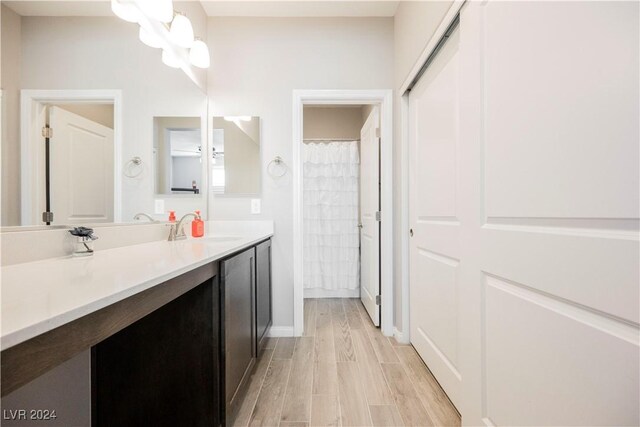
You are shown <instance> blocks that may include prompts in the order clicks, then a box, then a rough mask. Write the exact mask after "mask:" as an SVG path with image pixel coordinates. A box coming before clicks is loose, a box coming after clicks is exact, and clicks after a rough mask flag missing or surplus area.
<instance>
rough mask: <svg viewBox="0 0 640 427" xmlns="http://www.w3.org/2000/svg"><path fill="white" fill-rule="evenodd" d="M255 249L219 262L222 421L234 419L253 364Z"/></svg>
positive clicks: (254, 348)
mask: <svg viewBox="0 0 640 427" xmlns="http://www.w3.org/2000/svg"><path fill="white" fill-rule="evenodd" d="M255 253H256V251H255V247H252V248H250V249H247V250H245V251H243V252H240V253H238V254H236V255H233V256H231V257H229V258H227V259H225V260H223V261H221V262H220V277H221V288H220V289H221V301H222V313H223V320H224V340H223V343H224V365H225V375H224V382H225V384H224V390H225V411H226V419H231V418H232V417H233V416H235V413H236V411H237V409H238V405H239V403H241V401H242V399H241V396H242V395H243V389H244V386H245V385H246V383H247V379H248V377H249V375H250V374H251V369H252V368H253V365H254V363H255V360H256V354H257V349H256V340H255V336H256V327H255V319H256V317H255V283H256V263H255V260H256V255H255Z"/></svg>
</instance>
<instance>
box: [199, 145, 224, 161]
mask: <svg viewBox="0 0 640 427" xmlns="http://www.w3.org/2000/svg"><path fill="white" fill-rule="evenodd" d="M211 150H212V151H213V153H212V155H211V158H212V159H217V158H219V157H224V151H216V147H213V148H212V149H211ZM198 151H199V152H200V153H202V145H200V146H198Z"/></svg>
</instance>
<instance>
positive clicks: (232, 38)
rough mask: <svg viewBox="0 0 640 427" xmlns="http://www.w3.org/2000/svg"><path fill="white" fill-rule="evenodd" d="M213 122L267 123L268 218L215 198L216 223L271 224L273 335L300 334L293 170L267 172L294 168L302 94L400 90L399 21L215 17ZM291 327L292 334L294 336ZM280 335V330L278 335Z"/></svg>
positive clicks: (236, 200) (233, 200)
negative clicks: (234, 118)
mask: <svg viewBox="0 0 640 427" xmlns="http://www.w3.org/2000/svg"><path fill="white" fill-rule="evenodd" d="M208 23H209V37H208V40H207V43H208V45H209V46H211V55H212V58H211V64H212V65H211V68H210V70H209V78H208V82H209V91H208V94H209V97H210V110H209V116H223V115H253V116H260V117H261V121H262V142H261V148H262V153H261V155H262V182H263V184H262V192H261V194H260V198H261V199H262V213H261V214H260V215H251V209H250V207H251V199H250V198H248V197H229V196H216V195H213V197H211V198H210V219H238V220H241V219H272V220H274V221H275V229H276V233H275V236H274V238H273V301H274V304H273V312H274V319H273V324H274V328H284V329H280V330H281V331H287V330H288V331H291V332H292V327H293V263H292V261H293V257H292V247H293V226H292V223H291V221H292V216H293V209H292V204H293V187H292V181H291V171H290V170H289V172H288V173H287V174H286V175H285V176H284V177H283V178H280V179H274V178H272V177H271V176H270V175H268V174H267V172H266V165H267V163H268V162H269V161H270V160H272V159H273V158H274V157H275V156H281V157H282V158H283V160H284V162H285V163H286V164H287V165H289V167H291V140H292V134H291V132H292V115H293V112H292V94H293V90H295V89H372V88H376V89H390V88H392V87H393V81H394V79H393V61H392V60H391V58H393V19H392V18H233V17H221V18H209V21H208ZM287 328H288V329H287ZM276 330H277V329H276Z"/></svg>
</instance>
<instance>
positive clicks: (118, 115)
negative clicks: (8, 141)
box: [20, 89, 122, 225]
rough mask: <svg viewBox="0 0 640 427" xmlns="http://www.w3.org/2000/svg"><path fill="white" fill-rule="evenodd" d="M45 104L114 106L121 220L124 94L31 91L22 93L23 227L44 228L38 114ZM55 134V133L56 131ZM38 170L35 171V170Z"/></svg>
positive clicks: (116, 210)
mask: <svg viewBox="0 0 640 427" xmlns="http://www.w3.org/2000/svg"><path fill="white" fill-rule="evenodd" d="M46 103H68V104H72V103H73V104H90V103H109V104H113V155H114V158H113V160H114V161H113V165H114V174H113V179H114V182H113V192H114V197H113V221H114V222H120V221H121V220H122V218H121V216H122V209H121V208H122V206H121V205H122V201H121V200H120V195H121V194H122V177H121V174H122V91H121V90H117V89H113V90H111V89H109V90H30V89H25V90H21V91H20V189H21V196H20V223H21V224H22V225H41V224H40V222H41V217H40V216H41V215H42V212H43V209H44V204H43V202H42V200H40V195H41V194H43V193H44V179H39V178H41V174H42V170H43V169H42V168H40V166H42V163H43V161H44V160H43V158H44V157H43V154H42V153H43V150H40V149H39V145H38V144H39V143H40V142H41V139H42V138H41V136H40V127H41V126H42V124H41V123H40V121H39V120H38V119H39V117H38V110H39V108H41V107H42V106H43V104H46ZM53 131H54V132H55V129H54V130H53ZM34 166H35V167H34Z"/></svg>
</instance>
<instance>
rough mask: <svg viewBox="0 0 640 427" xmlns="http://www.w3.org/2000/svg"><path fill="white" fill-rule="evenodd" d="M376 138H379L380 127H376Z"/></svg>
mask: <svg viewBox="0 0 640 427" xmlns="http://www.w3.org/2000/svg"><path fill="white" fill-rule="evenodd" d="M376 138H380V128H376Z"/></svg>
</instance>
